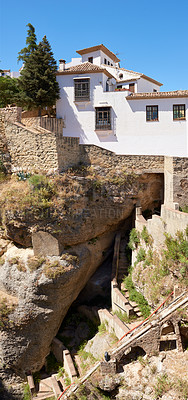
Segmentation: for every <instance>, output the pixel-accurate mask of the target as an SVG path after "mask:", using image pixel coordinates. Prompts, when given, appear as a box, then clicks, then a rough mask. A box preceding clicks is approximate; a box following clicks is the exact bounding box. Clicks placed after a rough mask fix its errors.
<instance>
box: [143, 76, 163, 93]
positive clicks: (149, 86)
mask: <svg viewBox="0 0 188 400" xmlns="http://www.w3.org/2000/svg"><path fill="white" fill-rule="evenodd" d="M137 84H138V88H137V91H138V93H140V92H153V89H155V90H157V91H158V92H159V91H160V86H159V85H156V84H155V83H153V82H150V81H148V80H147V79H144V78H140V79H139V80H138V83H137Z"/></svg>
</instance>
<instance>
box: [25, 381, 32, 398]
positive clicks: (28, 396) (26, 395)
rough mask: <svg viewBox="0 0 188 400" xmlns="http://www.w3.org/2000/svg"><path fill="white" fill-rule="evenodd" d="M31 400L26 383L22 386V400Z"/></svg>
mask: <svg viewBox="0 0 188 400" xmlns="http://www.w3.org/2000/svg"><path fill="white" fill-rule="evenodd" d="M31 398H32V396H31V392H30V388H29V384H28V383H26V384H25V385H24V386H23V400H31Z"/></svg>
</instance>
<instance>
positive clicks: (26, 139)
mask: <svg viewBox="0 0 188 400" xmlns="http://www.w3.org/2000/svg"><path fill="white" fill-rule="evenodd" d="M18 121H21V109H20V108H17V107H12V108H7V109H1V110H0V156H1V159H2V161H3V163H4V165H5V166H6V167H7V166H8V170H9V171H10V172H17V171H29V172H38V171H43V172H55V171H59V172H60V171H61V170H63V169H67V168H69V167H72V166H75V165H78V163H79V161H80V153H79V139H78V138H70V137H63V133H62V132H60V131H62V123H61V124H60V125H61V126H60V125H58V132H50V131H48V130H45V129H43V128H40V118H38V117H31V118H26V119H25V122H26V123H27V124H28V126H25V125H23V124H21V123H20V122H18ZM61 122H62V121H61ZM47 125H49V121H48V124H47ZM39 128H40V129H39ZM36 129H38V130H36Z"/></svg>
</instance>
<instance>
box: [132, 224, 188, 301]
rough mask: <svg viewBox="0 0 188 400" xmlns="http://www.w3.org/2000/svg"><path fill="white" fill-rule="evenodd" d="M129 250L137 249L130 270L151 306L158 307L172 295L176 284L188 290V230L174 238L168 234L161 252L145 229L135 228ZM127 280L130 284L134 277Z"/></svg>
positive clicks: (134, 280) (135, 282) (178, 233)
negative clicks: (138, 229) (139, 230)
mask: <svg viewBox="0 0 188 400" xmlns="http://www.w3.org/2000/svg"><path fill="white" fill-rule="evenodd" d="M129 247H131V248H132V249H133V250H136V261H135V263H134V266H133V267H132V271H131V273H132V277H133V282H134V284H135V285H136V286H137V287H139V289H140V290H141V291H142V293H143V294H144V296H145V297H146V298H147V299H148V301H149V303H150V304H152V305H157V304H158V302H159V301H160V300H162V298H164V297H166V296H167V295H168V294H169V293H170V292H172V290H173V287H174V284H178V286H179V287H182V289H186V288H188V227H187V229H186V230H185V231H184V232H180V231H177V233H176V235H175V237H172V236H171V235H170V234H168V233H165V240H164V245H163V247H161V249H156V248H155V247H154V246H153V238H152V237H151V235H149V233H148V232H147V229H146V227H144V228H143V230H142V232H138V231H136V230H135V229H134V230H132V232H131V235H130V242H129ZM128 279H129V280H130V281H131V276H129V277H128Z"/></svg>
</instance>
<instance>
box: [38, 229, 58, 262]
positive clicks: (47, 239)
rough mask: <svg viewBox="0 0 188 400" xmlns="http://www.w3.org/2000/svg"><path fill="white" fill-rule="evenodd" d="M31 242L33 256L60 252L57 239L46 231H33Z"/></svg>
mask: <svg viewBox="0 0 188 400" xmlns="http://www.w3.org/2000/svg"><path fill="white" fill-rule="evenodd" d="M32 244H33V251H34V254H35V256H59V255H60V253H61V252H60V248H59V242H58V240H57V239H56V238H55V237H54V236H52V235H51V234H50V233H48V232H43V231H38V232H34V233H33V234H32Z"/></svg>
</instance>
